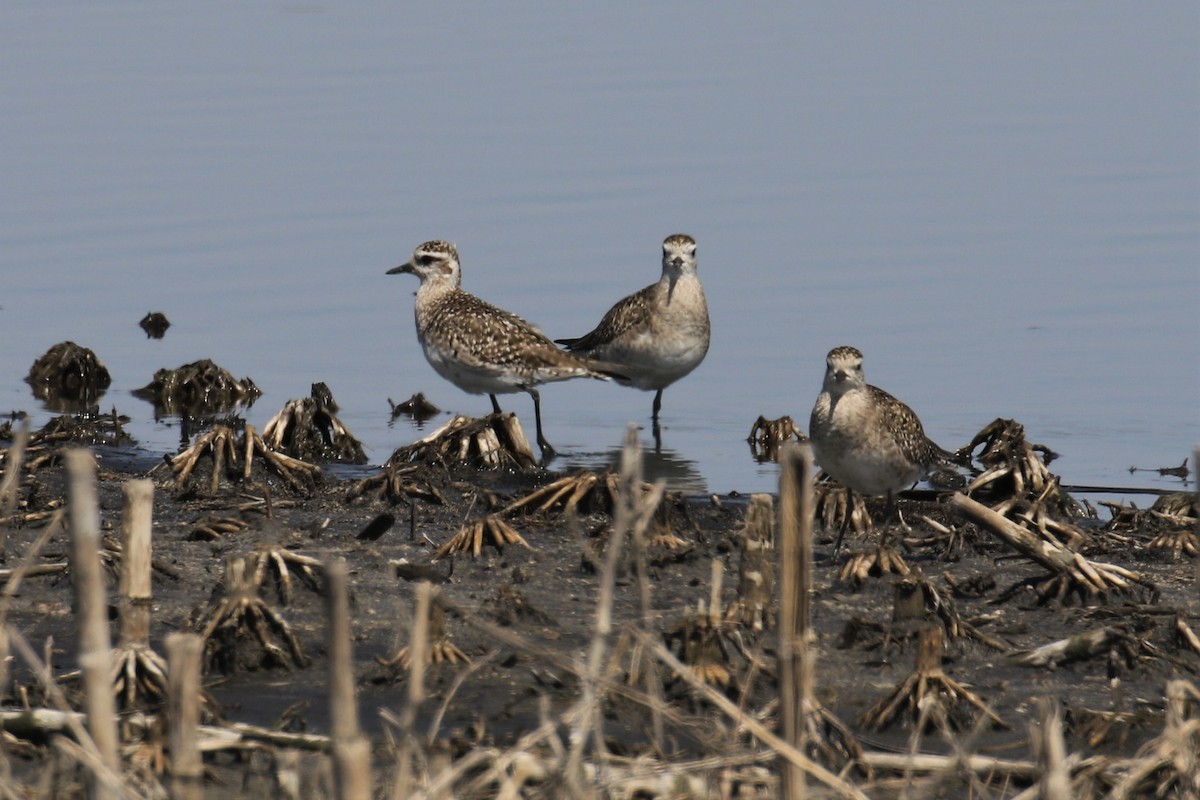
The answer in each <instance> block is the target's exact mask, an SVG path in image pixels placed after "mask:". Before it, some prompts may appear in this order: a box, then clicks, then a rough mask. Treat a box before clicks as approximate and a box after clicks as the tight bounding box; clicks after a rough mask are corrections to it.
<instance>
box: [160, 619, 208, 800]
mask: <svg viewBox="0 0 1200 800" xmlns="http://www.w3.org/2000/svg"><path fill="white" fill-rule="evenodd" d="M203 653H204V639H203V638H201V637H200V636H198V635H196V634H194V633H172V634H169V635H168V636H167V750H168V752H169V754H170V758H171V761H170V767H171V795H172V797H175V798H178V800H200V798H202V797H203V796H204V759H203V757H202V756H201V754H200V707H201V705H202V703H203V698H202V695H201V690H200V660H201V657H202V655H203Z"/></svg>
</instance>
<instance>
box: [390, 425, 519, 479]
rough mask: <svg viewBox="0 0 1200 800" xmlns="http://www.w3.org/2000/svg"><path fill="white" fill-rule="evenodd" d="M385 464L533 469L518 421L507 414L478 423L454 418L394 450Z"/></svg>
mask: <svg viewBox="0 0 1200 800" xmlns="http://www.w3.org/2000/svg"><path fill="white" fill-rule="evenodd" d="M389 460H390V461H395V462H397V463H417V462H420V463H424V464H440V465H443V466H455V465H463V466H467V467H471V468H473V469H501V468H503V469H515V470H528V469H533V468H534V467H536V466H537V459H536V458H534V455H533V450H532V449H531V448H530V446H529V440H528V439H527V438H525V431H524V430H523V429H522V428H521V421H520V420H518V419H517V415H516V414H514V413H512V412H511V411H509V412H500V413H497V414H488V415H487V416H486V417H481V418H479V419H474V418H472V417H467V416H464V415H462V414H457V415H455V416H454V418H452V419H451V420H450V421H449V422H447V423H446V424H445V425H443V426H441V427H440V428H438V429H437V430H435V431H433V432H432V433H430V434H428V435H426V436H423V437H421V438H420V439H418V440H417V441H415V442H413V443H412V444H410V445H405V446H404V447H400V448H398V449H397V450H396V452H395V453H393V454H392V457H391V459H389Z"/></svg>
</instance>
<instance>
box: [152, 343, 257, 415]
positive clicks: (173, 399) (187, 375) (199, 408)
mask: <svg viewBox="0 0 1200 800" xmlns="http://www.w3.org/2000/svg"><path fill="white" fill-rule="evenodd" d="M261 394H262V391H261V390H259V388H258V387H257V386H256V385H255V384H254V381H252V380H250V379H249V378H243V379H241V380H240V381H239V380H238V379H237V378H235V377H233V374H232V373H231V372H229V370H227V369H224V368H223V367H220V366H218V365H217V364H215V363H214V362H213V361H211V360H210V359H207V358H203V359H200V360H199V361H193V362H191V363H190V364H183V365H182V366H179V367H176V368H175V369H160V370H159V371H158V372H156V373H154V379H153V380H152V381H150V383H148V384H146V385H145V386H143V387H142V388H140V389H135V390H134V391H133V396H134V397H138V398H141V399H142V400H145V401H147V402H149V403H152V404H153V405H154V410H155V412H156V413H157V414H161V415H168V416H170V415H184V414H187V415H191V416H198V417H204V416H211V415H213V414H222V413H225V412H227V411H232V410H233V409H235V408H238V407H249V406H251V405H253V403H254V401H255V400H257V399H258V398H259V396H260V395H261Z"/></svg>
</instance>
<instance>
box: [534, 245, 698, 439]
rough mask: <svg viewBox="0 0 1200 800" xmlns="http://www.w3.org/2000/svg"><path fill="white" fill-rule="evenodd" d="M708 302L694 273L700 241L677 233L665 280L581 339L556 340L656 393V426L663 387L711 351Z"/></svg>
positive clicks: (666, 251)
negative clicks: (697, 243) (604, 363)
mask: <svg viewBox="0 0 1200 800" xmlns="http://www.w3.org/2000/svg"><path fill="white" fill-rule="evenodd" d="M710 330H711V328H710V325H709V321H708V303H707V302H706V301H705V299H704V289H703V287H701V286H700V278H699V276H697V274H696V240H695V239H693V238H692V237H691V236H688V235H686V234H682V233H677V234H675V235H673V236H668V237H667V238H666V239H665V240H664V241H663V259H662V277H661V278H659V280H658V282H657V283H652V284H650V285H649V286H647V287H646V288H644V289H642V290H641V291H640V292H637V293H635V294H631V295H629V296H628V297H626V298H624V299H622V300H620V301H619V302H618V303H617V304H616V305H614V306H613V307H612V308H611V309H609V311H608V313H607V314H605V315H604V318H603V319H601V320H600V324H599V325H597V326H596V328H595V329H594V330H593V331H591V332H590V333H587V334H585V335H583V336H580V337H579V338H577V339H556V340H555V341H557V342H558V343H559V344H561V345H564V346H565V347H566V348H567V349H568V350H570V351H571V352H573V353H578V354H580V355H583V356H587V357H588V358H594V359H597V360H599V361H603V362H606V363H608V364H612V365H613V366H614V368H616V369H619V370H620V371H621V372H622V373H623V374H624V375H625V376H626V377H627V378H628V380H621V379H619V378H618V381H620V382H621V383H625V384H628V385H630V386H635V387H637V388H638V389H644V390H646V391H650V390H653V391H654V404H653V410H652V414H651V418H652V419H653V420H654V427H655V429H656V431H657V428H658V412H659V410H660V409H661V408H662V394H663V389H665V388H667V387H668V386H670V385H671V384H672V383H674V382H675V381H677V380H679V379H680V378H682V377H683V376H684V375H687V374H688V373H689V372H691V371H692V370H694V369H695V368H696V367H697V366H698V365H699V364H700V362H701V361H703V360H704V356H705V354H706V353H707V352H708V342H709V337H710Z"/></svg>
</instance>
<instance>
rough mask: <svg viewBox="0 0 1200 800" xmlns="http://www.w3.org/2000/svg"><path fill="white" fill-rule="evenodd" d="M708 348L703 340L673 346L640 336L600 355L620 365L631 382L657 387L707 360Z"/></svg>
mask: <svg viewBox="0 0 1200 800" xmlns="http://www.w3.org/2000/svg"><path fill="white" fill-rule="evenodd" d="M707 349H708V348H707V347H705V346H704V345H703V344H692V345H688V344H686V343H678V344H676V345H674V346H673V345H672V343H670V342H664V341H663V340H662V339H661V338H660V339H655V338H653V337H650V336H638V337H635V338H634V339H633V340H631V341H630V342H629V343H627V344H622V345H614V346H612V347H610V348H608V350H607V351H605V352H604V353H603V354H599V355H598V358H599V359H600V360H601V361H608V362H611V363H613V364H614V365H618V366H619V367H620V368H621V373H622V374H623V375H625V376H626V377H628V378H629V383H630V385H631V386H635V387H637V388H638V389H646V390H651V391H656V390H658V389H664V388H666V387H667V386H669V385H670V384H672V383H674V382H675V381H677V380H679V379H680V378H682V377H683V376H685V375H687V374H688V373H689V372H691V371H692V370H694V369H695V368H696V367H697V366H698V365H699V364H700V362H701V361H703V360H704V355H705V352H706V351H707Z"/></svg>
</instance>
